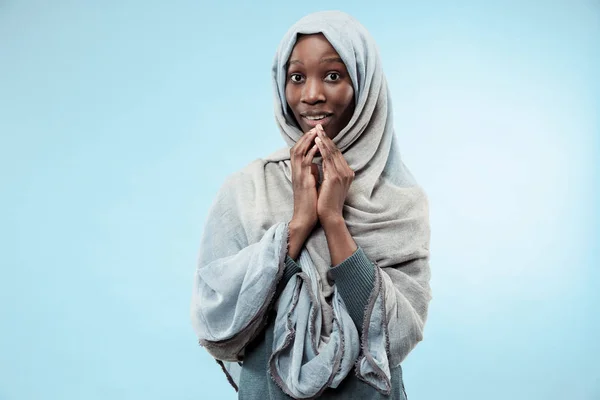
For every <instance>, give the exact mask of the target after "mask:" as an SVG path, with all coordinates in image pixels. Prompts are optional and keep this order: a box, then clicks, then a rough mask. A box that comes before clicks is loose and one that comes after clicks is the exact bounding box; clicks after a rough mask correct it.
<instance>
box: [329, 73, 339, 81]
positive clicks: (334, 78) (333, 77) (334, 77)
mask: <svg viewBox="0 0 600 400" xmlns="http://www.w3.org/2000/svg"><path fill="white" fill-rule="evenodd" d="M327 78H328V79H329V80H330V81H337V80H339V79H340V74H338V73H337V72H330V73H329V74H327Z"/></svg>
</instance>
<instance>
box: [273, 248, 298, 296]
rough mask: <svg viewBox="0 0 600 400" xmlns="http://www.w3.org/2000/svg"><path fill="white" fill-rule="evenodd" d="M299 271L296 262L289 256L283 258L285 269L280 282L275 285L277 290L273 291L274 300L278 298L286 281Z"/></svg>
mask: <svg viewBox="0 0 600 400" xmlns="http://www.w3.org/2000/svg"><path fill="white" fill-rule="evenodd" d="M300 271H301V269H300V267H299V266H298V264H296V262H295V261H294V260H293V259H292V258H291V257H290V256H289V255H286V256H285V269H284V270H283V276H282V277H281V280H280V281H279V283H278V284H277V290H276V291H275V299H276V298H278V297H279V295H280V294H281V292H282V291H283V289H285V285H287V283H288V281H289V280H290V279H291V278H292V276H294V275H296V274H297V273H298V272H300Z"/></svg>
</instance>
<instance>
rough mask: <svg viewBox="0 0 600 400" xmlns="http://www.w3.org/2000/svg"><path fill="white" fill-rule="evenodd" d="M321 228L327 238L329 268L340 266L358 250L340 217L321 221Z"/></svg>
mask: <svg viewBox="0 0 600 400" xmlns="http://www.w3.org/2000/svg"><path fill="white" fill-rule="evenodd" d="M322 226H323V229H324V230H325V237H326V238H327V246H328V247H329V255H330V256H331V266H336V265H338V264H340V263H341V262H342V261H344V260H345V259H347V258H348V257H350V256H351V255H352V254H354V252H355V251H356V249H358V246H357V245H356V242H355V241H354V239H353V238H352V235H350V231H349V230H348V227H347V226H346V221H345V220H344V218H343V217H342V216H340V217H338V218H332V219H329V220H327V221H323V222H322Z"/></svg>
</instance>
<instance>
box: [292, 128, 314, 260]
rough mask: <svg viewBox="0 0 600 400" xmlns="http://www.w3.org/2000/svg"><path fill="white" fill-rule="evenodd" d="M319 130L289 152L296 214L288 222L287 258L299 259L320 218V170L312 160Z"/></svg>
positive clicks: (310, 133) (311, 131)
mask: <svg viewBox="0 0 600 400" xmlns="http://www.w3.org/2000/svg"><path fill="white" fill-rule="evenodd" d="M316 136H317V129H316V128H313V129H311V130H310V131H308V132H306V133H305V134H304V135H302V137H301V138H300V139H299V140H298V141H297V142H296V144H295V145H294V146H293V147H292V148H291V149H290V160H291V169H292V190H293V192H294V215H293V216H292V220H291V221H290V223H289V231H290V232H289V233H290V234H289V240H288V255H289V256H290V257H291V258H293V259H296V257H297V256H298V254H299V252H300V248H301V247H302V245H303V244H304V241H305V240H306V238H307V237H308V235H309V234H310V233H311V232H312V230H313V228H314V227H315V225H316V224H317V222H318V220H319V218H318V215H317V180H318V176H319V175H318V174H319V171H318V167H317V165H316V164H313V162H312V161H313V158H314V157H315V153H316V152H317V150H318V147H317V146H316V145H315V144H314V140H315V137H316Z"/></svg>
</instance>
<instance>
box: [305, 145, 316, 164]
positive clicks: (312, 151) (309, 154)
mask: <svg viewBox="0 0 600 400" xmlns="http://www.w3.org/2000/svg"><path fill="white" fill-rule="evenodd" d="M318 150H319V146H317V145H316V144H314V145H313V147H311V148H310V150H309V151H308V152H307V153H306V157H305V160H306V161H308V162H309V163H311V164H312V160H313V158H315V154H316V153H317V151H318Z"/></svg>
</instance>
